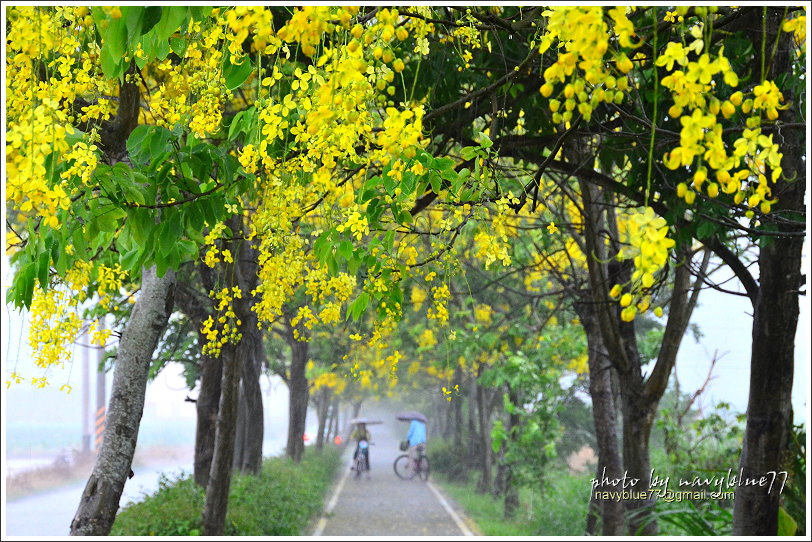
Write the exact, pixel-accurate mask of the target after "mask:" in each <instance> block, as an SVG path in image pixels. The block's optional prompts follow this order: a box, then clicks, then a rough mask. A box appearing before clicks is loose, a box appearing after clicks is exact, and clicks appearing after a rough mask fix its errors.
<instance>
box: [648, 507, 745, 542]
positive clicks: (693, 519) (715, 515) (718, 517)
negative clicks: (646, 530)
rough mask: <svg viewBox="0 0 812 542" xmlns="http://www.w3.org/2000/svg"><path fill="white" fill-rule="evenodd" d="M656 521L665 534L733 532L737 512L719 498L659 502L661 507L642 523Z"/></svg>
mask: <svg viewBox="0 0 812 542" xmlns="http://www.w3.org/2000/svg"><path fill="white" fill-rule="evenodd" d="M653 521H656V522H657V523H658V525H660V527H661V530H662V534H664V535H672V536H730V535H731V534H732V527H733V514H732V512H731V511H730V509H729V508H723V507H722V506H721V505H720V504H719V501H716V500H709V501H702V502H698V503H694V502H693V501H684V502H680V503H677V502H674V503H665V502H658V503H657V508H656V510H655V511H654V513H652V514H651V515H649V516H647V517H646V519H645V520H644V521H643V523H642V524H641V526H640V529H641V530H642V529H643V527H645V526H646V525H648V524H649V523H651V522H653Z"/></svg>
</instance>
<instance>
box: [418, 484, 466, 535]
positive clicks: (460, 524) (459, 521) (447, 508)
mask: <svg viewBox="0 0 812 542" xmlns="http://www.w3.org/2000/svg"><path fill="white" fill-rule="evenodd" d="M426 485H428V486H429V489H431V490H432V491H433V492H434V494H435V495H437V498H438V499H439V500H440V504H442V505H443V508H445V511H446V512H448V515H450V516H451V519H453V520H454V523H456V524H457V527H459V528H460V531H462V534H463V535H465V536H474V533H472V532H471V529H469V528H468V526H467V525H465V522H464V521H462V518H460V516H459V515H457V513H456V512H455V511H454V509H453V508H451V506H450V505H449V504H448V501H446V500H445V497H443V495H442V494H441V493H440V491H439V490H438V489H437V488H436V487H434V484H432V483H431V482H426Z"/></svg>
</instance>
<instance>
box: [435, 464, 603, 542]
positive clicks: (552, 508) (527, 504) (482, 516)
mask: <svg viewBox="0 0 812 542" xmlns="http://www.w3.org/2000/svg"><path fill="white" fill-rule="evenodd" d="M590 476H591V474H583V475H573V474H570V473H568V472H566V469H562V470H561V471H556V472H551V473H550V474H549V475H548V483H547V486H546V489H545V491H544V493H543V494H540V493H539V492H538V490H537V489H534V488H523V489H522V490H521V491H520V501H521V506H520V509H519V510H518V511H517V513H516V514H515V516H514V517H513V518H512V519H509V520H506V519H505V518H504V517H503V509H504V506H503V501H502V498H500V497H495V496H493V495H491V494H490V493H486V494H480V493H477V492H476V482H474V481H470V482H452V481H449V480H448V479H447V478H445V477H443V476H442V474H439V473H438V474H437V476H436V477H435V478H434V480H435V482H436V483H438V484H439V485H440V486H441V487H442V488H443V491H445V492H446V493H447V494H448V495H449V496H450V497H451V498H453V499H454V500H455V501H456V502H457V503H458V504H459V505H460V506H461V507H462V508H463V510H464V511H465V514H466V515H467V516H468V517H469V518H470V519H471V520H473V521H474V522H475V523H476V525H477V528H478V530H479V532H481V533H482V535H484V536H541V535H548V536H583V534H584V527H585V525H586V513H587V509H588V507H589V492H590V484H589V479H590Z"/></svg>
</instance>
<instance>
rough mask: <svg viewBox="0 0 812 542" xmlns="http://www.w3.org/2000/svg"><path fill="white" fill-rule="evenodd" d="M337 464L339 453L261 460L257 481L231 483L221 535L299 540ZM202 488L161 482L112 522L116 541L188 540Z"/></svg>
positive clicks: (198, 521) (246, 478) (182, 479)
mask: <svg viewBox="0 0 812 542" xmlns="http://www.w3.org/2000/svg"><path fill="white" fill-rule="evenodd" d="M339 462H340V452H339V451H338V450H335V449H325V450H323V452H322V453H321V454H317V453H315V452H314V451H311V450H307V452H306V453H305V456H304V458H303V459H302V462H301V463H299V464H296V463H293V462H292V461H290V460H289V459H288V458H286V457H274V458H270V459H266V460H265V462H264V463H263V466H262V471H261V472H260V474H259V475H258V476H250V475H241V474H235V475H234V476H233V477H232V480H231V488H230V492H229V499H228V514H227V515H226V528H225V534H227V535H232V536H233V535H236V536H292V535H299V534H302V531H303V530H304V529H305V528H306V527H307V526H308V525H309V523H310V521H311V519H312V518H314V517H315V516H316V514H318V513H319V512H321V510H322V504H323V502H324V496H325V493H326V492H327V490H328V489H329V487H330V485H331V483H332V481H333V475H334V473H335V470H336V468H337V467H338V464H339ZM204 500H205V492H204V490H203V488H201V487H199V486H197V485H196V484H195V483H194V480H193V479H192V478H191V477H190V475H188V474H187V475H182V476H179V477H178V478H176V479H174V480H169V479H168V478H166V477H162V478H161V480H160V482H159V488H158V491H156V492H155V493H154V494H152V495H149V496H147V497H145V498H144V500H143V501H141V502H138V503H133V504H131V505H129V506H127V507H125V508H124V509H122V510H121V512H120V513H119V514H118V516H117V517H116V522H115V524H114V525H113V530H112V532H111V533H110V534H112V535H117V536H189V535H199V534H201V531H202V513H203V505H204Z"/></svg>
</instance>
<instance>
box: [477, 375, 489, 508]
mask: <svg viewBox="0 0 812 542" xmlns="http://www.w3.org/2000/svg"><path fill="white" fill-rule="evenodd" d="M481 374H482V366H481V365H480V368H479V375H481ZM479 375H478V376H479ZM476 404H477V413H478V417H479V435H480V441H479V443H478V446H479V468H480V470H481V473H482V476H481V478H480V479H479V483H478V484H477V487H476V490H477V493H487V492H488V491H490V489H491V483H492V480H491V445H490V440H491V439H490V433H491V432H490V423H489V420H488V412H487V400H486V398H485V389H484V387H483V386H481V385H480V384H479V383H477V384H476Z"/></svg>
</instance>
